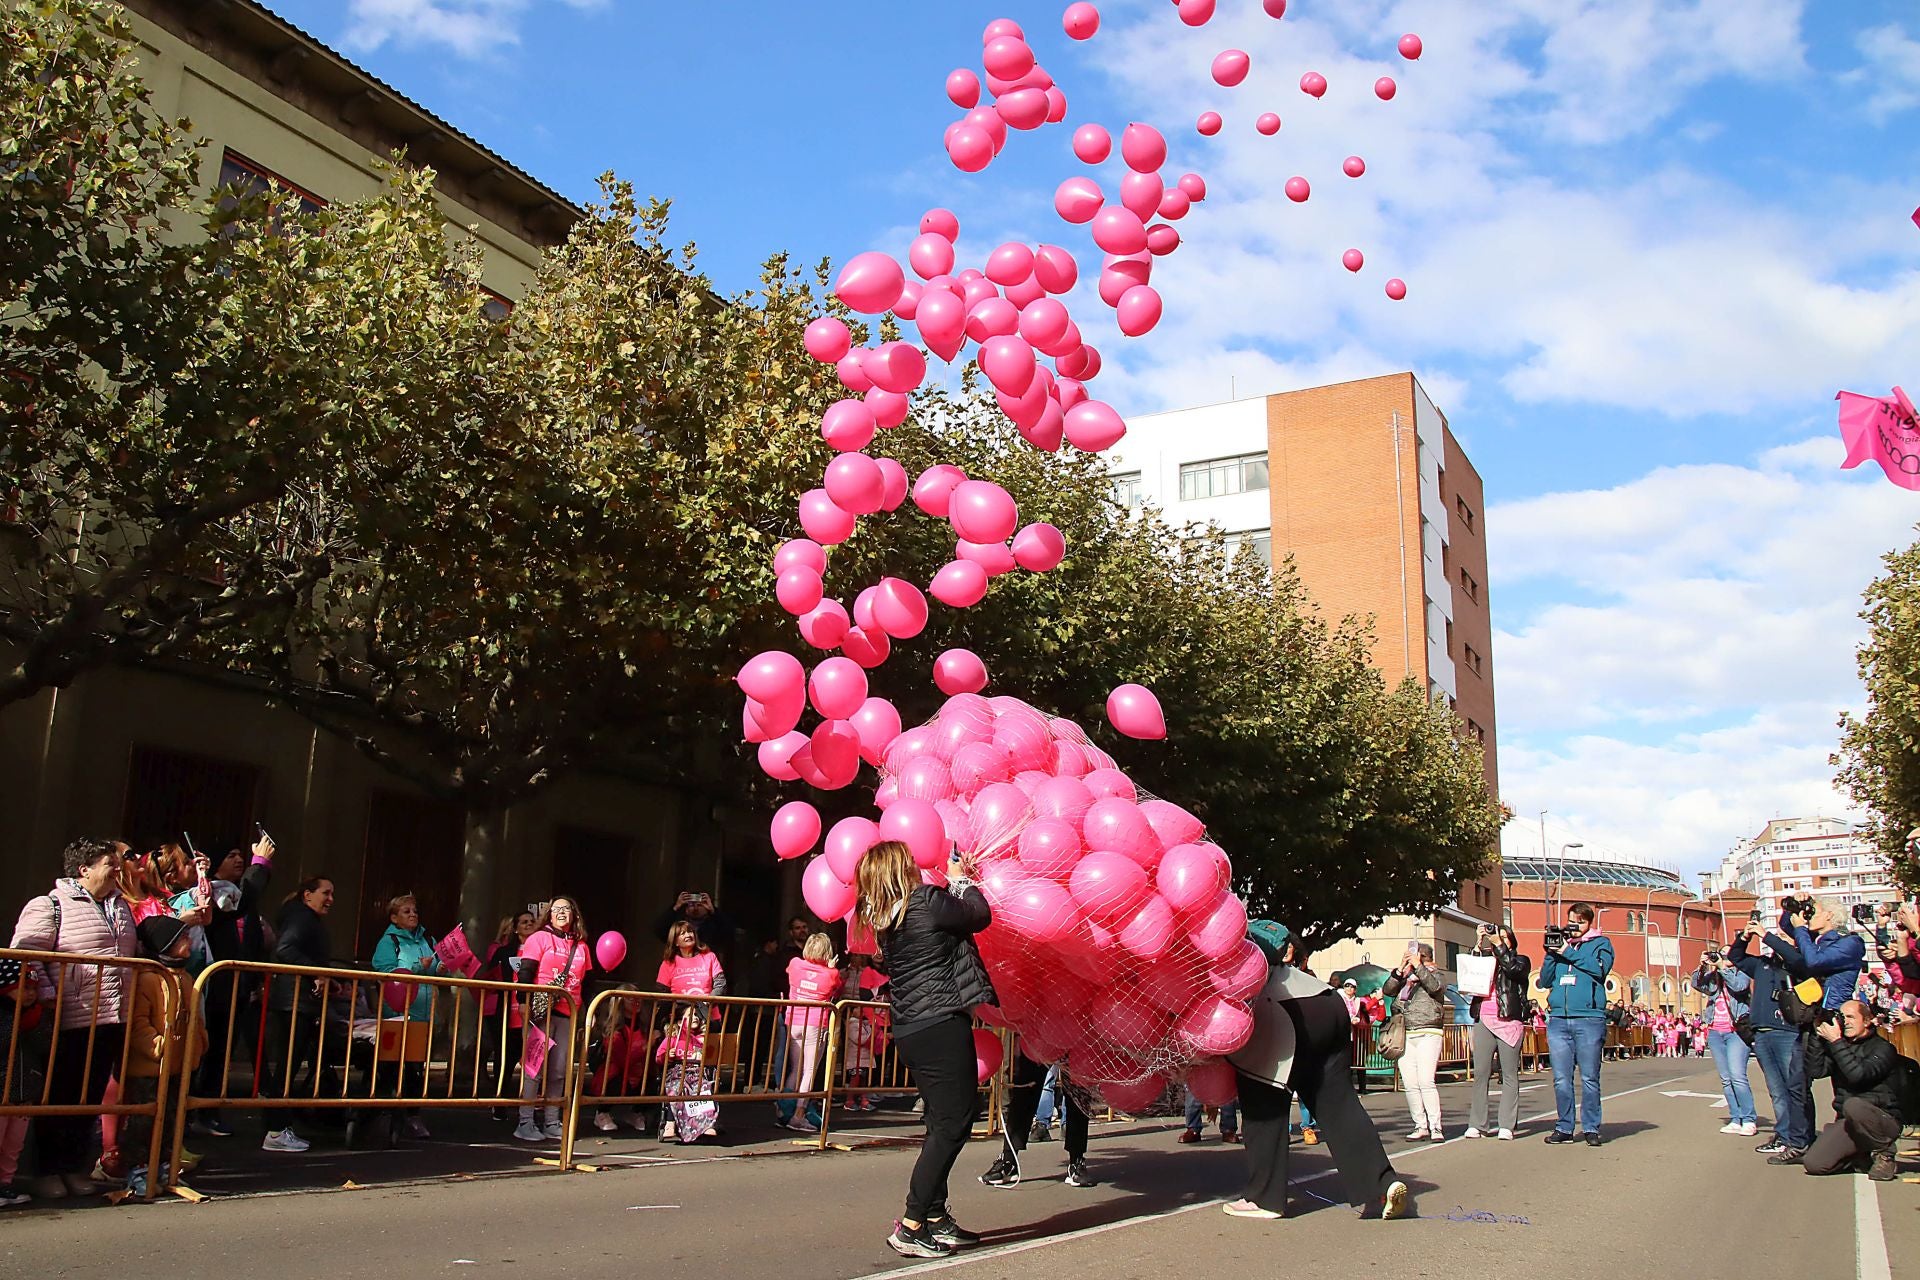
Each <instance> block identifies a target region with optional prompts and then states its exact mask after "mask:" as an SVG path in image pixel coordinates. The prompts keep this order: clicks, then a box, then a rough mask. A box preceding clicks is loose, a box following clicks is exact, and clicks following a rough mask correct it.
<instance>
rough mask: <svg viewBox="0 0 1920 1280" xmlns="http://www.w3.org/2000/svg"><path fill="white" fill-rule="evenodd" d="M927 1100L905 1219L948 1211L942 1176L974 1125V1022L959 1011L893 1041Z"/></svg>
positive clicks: (977, 1087)
mask: <svg viewBox="0 0 1920 1280" xmlns="http://www.w3.org/2000/svg"><path fill="white" fill-rule="evenodd" d="M893 1043H894V1046H895V1047H896V1048H898V1049H899V1051H900V1057H901V1059H902V1060H903V1061H904V1062H905V1063H906V1064H907V1070H909V1071H911V1072H912V1073H913V1084H914V1087H915V1088H916V1089H918V1090H919V1091H920V1097H921V1100H922V1101H923V1102H925V1103H926V1108H925V1110H926V1121H927V1137H926V1141H924V1142H923V1143H921V1144H920V1158H919V1159H918V1160H916V1161H914V1163H913V1177H912V1179H911V1180H910V1181H909V1182H908V1184H907V1208H906V1213H905V1214H904V1215H903V1216H904V1217H905V1219H906V1220H907V1221H909V1222H926V1221H928V1220H929V1219H933V1220H936V1221H937V1220H938V1219H941V1218H944V1217H946V1216H947V1176H948V1175H949V1174H951V1173H952V1172H953V1164H954V1161H956V1160H958V1159H959V1158H960V1151H961V1148H963V1147H965V1146H966V1145H967V1136H968V1135H969V1134H970V1133H971V1132H972V1131H973V1111H974V1105H975V1102H976V1100H977V1099H978V1097H979V1093H980V1078H979V1074H978V1071H977V1068H976V1067H975V1065H974V1059H973V1022H972V1020H971V1019H970V1018H968V1017H967V1015H966V1014H964V1013H956V1014H954V1015H953V1016H952V1017H951V1018H947V1019H945V1020H944V1021H941V1022H936V1023H935V1024H934V1025H933V1026H931V1027H927V1028H925V1029H924V1030H921V1031H916V1032H914V1033H913V1034H912V1035H908V1036H901V1037H899V1038H897V1039H896V1040H895V1041H894V1042H893Z"/></svg>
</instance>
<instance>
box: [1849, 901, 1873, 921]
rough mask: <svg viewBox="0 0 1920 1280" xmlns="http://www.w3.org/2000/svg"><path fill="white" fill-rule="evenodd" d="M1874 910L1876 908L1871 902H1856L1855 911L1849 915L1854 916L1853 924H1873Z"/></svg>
mask: <svg viewBox="0 0 1920 1280" xmlns="http://www.w3.org/2000/svg"><path fill="white" fill-rule="evenodd" d="M1873 910H1874V908H1873V904H1872V903H1871V902H1856V903H1854V904H1853V910H1852V911H1851V912H1850V913H1849V914H1850V915H1852V916H1853V922H1854V923H1855V924H1872V923H1873Z"/></svg>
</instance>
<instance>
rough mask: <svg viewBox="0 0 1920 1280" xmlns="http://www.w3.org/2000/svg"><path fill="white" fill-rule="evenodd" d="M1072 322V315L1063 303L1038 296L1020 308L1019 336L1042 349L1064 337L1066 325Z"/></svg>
mask: <svg viewBox="0 0 1920 1280" xmlns="http://www.w3.org/2000/svg"><path fill="white" fill-rule="evenodd" d="M1072 323H1073V317H1072V316H1071V315H1069V314H1068V313H1067V308H1066V304H1065V303H1062V302H1060V301H1058V300H1057V299H1054V298H1040V299H1037V300H1035V301H1033V302H1030V303H1028V304H1027V305H1026V306H1025V307H1023V308H1021V311H1020V336H1021V337H1022V338H1025V339H1026V340H1027V342H1028V343H1029V344H1031V345H1032V346H1035V347H1039V348H1043V349H1044V348H1046V347H1048V346H1051V345H1052V344H1053V343H1056V342H1058V341H1059V340H1060V339H1061V338H1063V337H1065V336H1066V332H1067V326H1068V325H1069V324H1072Z"/></svg>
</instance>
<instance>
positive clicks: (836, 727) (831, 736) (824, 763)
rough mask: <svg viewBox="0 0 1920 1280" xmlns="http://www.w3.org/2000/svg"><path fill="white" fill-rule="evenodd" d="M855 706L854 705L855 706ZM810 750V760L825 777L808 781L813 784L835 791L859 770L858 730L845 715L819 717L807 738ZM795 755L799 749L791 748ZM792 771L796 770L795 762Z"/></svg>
mask: <svg viewBox="0 0 1920 1280" xmlns="http://www.w3.org/2000/svg"><path fill="white" fill-rule="evenodd" d="M856 709H857V708H856ZM807 745H808V747H809V748H810V749H811V750H812V752H813V763H814V764H815V765H816V766H817V767H818V768H819V770H820V772H821V774H822V775H823V776H824V777H825V779H826V781H824V782H816V781H813V780H812V779H809V778H806V775H805V774H804V773H802V774H801V777H802V778H803V779H805V780H806V781H809V782H812V783H813V785H814V786H816V787H824V788H826V789H827V790H829V791H837V790H839V789H840V788H841V787H844V786H846V785H847V784H848V783H850V782H852V781H853V780H854V778H856V777H857V776H859V773H860V734H859V732H858V731H857V730H855V729H854V727H853V721H851V720H846V719H832V720H823V721H821V722H820V723H819V724H817V725H815V726H814V727H813V736H812V738H811V739H810V740H809V741H808V744H807ZM794 754H795V756H798V755H799V754H800V753H799V752H797V751H796V752H795V753H794ZM795 772H799V769H798V765H797V763H796V767H795Z"/></svg>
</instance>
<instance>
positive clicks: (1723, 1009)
mask: <svg viewBox="0 0 1920 1280" xmlns="http://www.w3.org/2000/svg"><path fill="white" fill-rule="evenodd" d="M1712 1029H1713V1030H1715V1031H1731V1030H1733V1015H1732V1014H1730V1013H1728V1012H1727V993H1726V992H1724V991H1722V992H1721V993H1720V994H1719V995H1717V996H1715V997H1714V998H1713V1026H1712Z"/></svg>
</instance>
